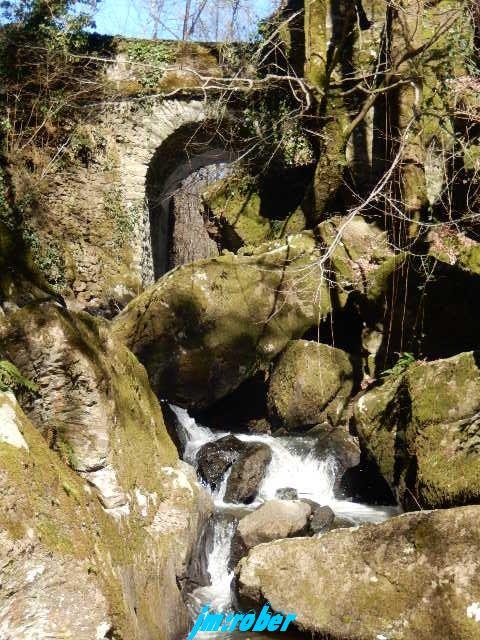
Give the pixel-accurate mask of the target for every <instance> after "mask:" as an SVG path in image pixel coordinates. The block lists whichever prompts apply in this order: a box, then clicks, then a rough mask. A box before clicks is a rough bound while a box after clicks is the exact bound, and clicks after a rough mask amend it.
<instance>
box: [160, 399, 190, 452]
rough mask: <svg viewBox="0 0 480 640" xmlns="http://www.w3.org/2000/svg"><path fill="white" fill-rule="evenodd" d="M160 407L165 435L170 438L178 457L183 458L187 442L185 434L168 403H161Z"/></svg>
mask: <svg viewBox="0 0 480 640" xmlns="http://www.w3.org/2000/svg"><path fill="white" fill-rule="evenodd" d="M160 405H161V407H162V415H163V421H164V423H165V427H166V428H167V433H168V435H169V436H170V439H171V441H172V442H173V444H174V445H175V447H176V449H177V451H178V455H179V456H180V458H183V455H184V453H185V448H186V446H187V442H188V435H187V432H186V431H185V429H184V427H183V426H182V423H181V422H180V420H179V419H178V417H177V414H176V413H175V411H174V410H173V409H172V408H171V406H170V405H169V404H168V402H164V401H162V402H160Z"/></svg>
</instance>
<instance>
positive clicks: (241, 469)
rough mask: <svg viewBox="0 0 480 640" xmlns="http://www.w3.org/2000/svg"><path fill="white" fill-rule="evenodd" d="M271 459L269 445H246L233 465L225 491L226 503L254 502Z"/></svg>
mask: <svg viewBox="0 0 480 640" xmlns="http://www.w3.org/2000/svg"><path fill="white" fill-rule="evenodd" d="M271 459H272V451H271V449H270V447H269V446H268V445H266V444H263V443H261V442H252V443H250V444H248V445H246V447H245V449H244V450H243V451H242V453H241V455H240V456H239V458H238V459H237V461H236V462H235V463H234V464H233V465H232V469H231V471H230V476H229V477H228V481H227V487H226V490H225V502H238V503H240V502H243V503H245V504H248V503H250V502H253V500H254V499H255V497H256V495H257V492H258V488H259V486H260V483H261V482H262V480H263V478H264V477H265V474H266V472H267V467H268V465H269V464H270V460H271Z"/></svg>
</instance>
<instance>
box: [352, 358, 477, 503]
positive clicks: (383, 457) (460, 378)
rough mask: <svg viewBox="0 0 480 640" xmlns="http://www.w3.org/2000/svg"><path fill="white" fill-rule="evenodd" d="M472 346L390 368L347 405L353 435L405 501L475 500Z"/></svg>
mask: <svg viewBox="0 0 480 640" xmlns="http://www.w3.org/2000/svg"><path fill="white" fill-rule="evenodd" d="M479 363H480V360H479V354H477V353H476V352H469V353H462V354H460V355H457V356H454V357H452V358H448V359H445V360H436V361H433V362H419V363H416V364H413V365H411V366H409V367H408V369H407V370H406V371H404V372H402V371H401V369H397V371H395V370H394V372H393V373H392V374H391V375H390V376H389V377H388V378H387V379H386V380H385V382H384V383H383V384H381V385H380V386H378V387H375V388H373V389H371V390H370V391H368V392H367V393H365V394H364V395H363V396H362V397H361V398H360V399H359V400H358V402H357V404H356V407H355V420H356V424H357V429H358V432H359V435H360V438H361V442H362V443H363V446H364V448H365V450H366V452H367V453H368V454H369V455H370V456H371V457H373V459H374V461H375V462H376V464H377V465H378V467H379V469H380V472H381V473H382V475H383V476H384V478H385V479H386V480H387V482H388V483H389V485H390V487H391V488H392V490H394V491H395V492H396V494H397V496H398V499H399V500H400V502H401V503H402V504H403V506H404V507H405V508H407V509H417V508H418V507H419V506H420V507H422V508H438V507H448V506H460V505H464V504H472V503H477V502H478V501H479V500H480V458H479V456H478V451H479V448H480V439H479V435H478V421H479V413H480V369H479Z"/></svg>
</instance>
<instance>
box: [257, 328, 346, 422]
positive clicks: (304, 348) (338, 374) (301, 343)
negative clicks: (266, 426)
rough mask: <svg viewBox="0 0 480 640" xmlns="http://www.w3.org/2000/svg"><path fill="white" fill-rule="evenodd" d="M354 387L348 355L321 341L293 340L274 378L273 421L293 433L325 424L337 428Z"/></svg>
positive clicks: (271, 393)
mask: <svg viewBox="0 0 480 640" xmlns="http://www.w3.org/2000/svg"><path fill="white" fill-rule="evenodd" d="M353 385H354V373H353V366H352V363H351V359H350V357H349V356H348V354H347V353H345V352H344V351H341V350H340V349H335V348H334V347H330V346H328V345H326V344H321V343H318V342H312V341H309V340H293V341H292V342H290V344H289V345H288V346H287V348H286V349H285V351H284V352H283V353H282V355H281V356H280V358H279V360H278V362H277V363H276V365H275V367H274V369H273V373H272V375H271V377H270V385H269V388H268V408H269V413H270V419H271V421H272V422H273V423H274V424H276V425H278V426H279V427H284V428H285V429H287V430H289V431H295V430H306V429H308V428H309V427H312V426H314V425H317V424H319V423H322V422H326V423H327V424H332V425H336V424H337V423H338V422H339V421H340V420H341V418H342V414H343V410H344V408H345V406H346V404H347V402H348V400H349V398H350V395H351V393H352V389H353Z"/></svg>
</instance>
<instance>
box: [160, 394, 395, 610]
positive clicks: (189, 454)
mask: <svg viewBox="0 0 480 640" xmlns="http://www.w3.org/2000/svg"><path fill="white" fill-rule="evenodd" d="M172 409H173V411H174V412H175V414H176V416H177V418H178V419H179V422H180V424H181V426H182V428H183V429H184V430H185V433H186V435H187V438H188V440H187V446H186V449H185V455H184V458H185V460H186V461H187V462H189V463H190V464H192V465H194V466H196V455H197V453H198V451H199V449H200V448H201V447H202V446H203V445H204V444H206V443H207V442H212V441H214V440H218V439H219V438H222V437H224V436H226V435H229V432H227V431H225V432H218V431H215V432H213V431H211V430H210V429H208V428H207V427H203V426H201V425H199V424H197V423H196V421H195V420H194V419H193V418H191V417H190V416H189V415H188V412H187V411H185V410H184V409H180V408H179V407H175V406H172ZM233 435H235V437H237V438H238V439H239V440H242V442H262V443H264V444H266V445H268V446H269V447H270V449H271V451H272V460H271V462H270V464H269V465H268V468H267V473H266V475H265V477H264V479H263V481H262V483H261V485H260V487H259V490H258V495H257V497H256V499H255V501H254V502H253V503H252V504H250V505H238V504H228V503H226V502H225V501H224V496H225V490H226V486H227V482H228V477H229V475H230V471H228V472H227V474H226V475H225V477H224V479H223V481H222V483H221V485H220V486H219V487H218V488H217V490H216V491H214V492H211V493H212V498H213V500H214V502H215V506H216V508H217V510H218V511H220V512H221V511H225V510H228V509H229V508H234V509H236V510H237V511H238V510H241V511H244V512H245V513H247V512H249V511H251V510H253V509H255V508H257V507H258V506H260V505H261V504H262V503H263V502H265V501H266V500H272V499H274V498H275V493H276V491H277V489H282V488H285V487H292V488H294V489H296V491H297V493H298V496H299V498H308V499H310V500H314V501H315V502H317V503H319V504H320V505H322V506H324V505H328V506H330V507H331V508H332V509H333V511H334V512H335V514H336V515H338V516H343V517H346V518H349V519H350V520H352V521H353V523H355V524H361V523H365V522H382V521H383V520H386V519H387V518H389V517H391V516H393V515H396V514H397V513H398V512H399V511H398V509H397V508H396V507H389V506H388V507H378V506H371V505H364V504H359V503H356V502H350V501H348V500H338V499H336V498H335V496H334V484H335V476H336V472H337V463H336V460H335V459H334V458H333V457H331V456H327V457H325V458H323V459H322V458H319V457H318V456H317V455H316V453H315V450H314V445H315V439H314V438H311V437H308V436H289V437H286V438H273V437H272V436H268V435H244V434H238V433H234V434H233ZM209 490H210V489H209ZM234 530H235V527H234V524H233V523H232V522H231V521H229V520H228V519H222V518H219V519H217V521H216V523H215V529H214V539H213V548H212V551H211V553H210V555H209V558H208V573H209V575H210V580H211V585H210V586H207V587H199V588H197V589H195V591H194V592H193V593H192V594H191V597H192V600H193V603H194V608H195V609H196V610H197V609H199V608H200V606H201V605H202V604H206V603H208V604H211V605H212V607H213V608H214V609H215V610H217V611H222V610H227V609H228V608H229V607H230V605H231V600H230V582H231V579H232V577H233V573H231V572H229V571H228V568H227V565H228V559H229V554H230V542H231V539H232V536H233V533H234Z"/></svg>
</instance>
